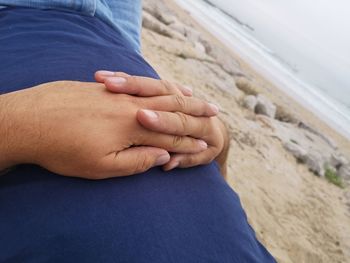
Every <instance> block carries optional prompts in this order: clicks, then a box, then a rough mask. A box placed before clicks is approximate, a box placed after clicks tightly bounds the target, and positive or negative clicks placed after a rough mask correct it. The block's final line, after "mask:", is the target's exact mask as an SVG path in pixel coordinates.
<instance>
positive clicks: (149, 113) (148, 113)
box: [142, 110, 158, 121]
mask: <svg viewBox="0 0 350 263" xmlns="http://www.w3.org/2000/svg"><path fill="white" fill-rule="evenodd" d="M142 111H143V113H144V114H145V115H146V116H147V118H149V119H150V120H152V121H157V120H158V114H157V113H156V112H154V111H151V110H142Z"/></svg>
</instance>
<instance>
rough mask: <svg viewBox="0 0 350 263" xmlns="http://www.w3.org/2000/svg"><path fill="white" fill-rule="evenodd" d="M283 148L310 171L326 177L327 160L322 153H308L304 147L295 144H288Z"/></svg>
mask: <svg viewBox="0 0 350 263" xmlns="http://www.w3.org/2000/svg"><path fill="white" fill-rule="evenodd" d="M283 146H284V148H285V149H286V150H287V151H288V152H290V153H291V154H292V155H293V156H294V157H295V158H296V159H297V160H299V161H300V162H302V163H304V164H305V165H306V166H307V167H308V168H309V170H310V171H312V172H313V173H315V174H316V175H318V176H324V174H325V169H324V167H325V160H324V157H323V156H322V155H321V154H320V153H318V152H316V151H307V150H305V149H304V148H303V147H302V146H300V145H298V144H296V143H294V142H286V143H285V144H284V145H283Z"/></svg>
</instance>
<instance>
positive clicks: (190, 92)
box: [183, 86, 193, 95]
mask: <svg viewBox="0 0 350 263" xmlns="http://www.w3.org/2000/svg"><path fill="white" fill-rule="evenodd" d="M183 89H184V90H185V91H186V92H187V93H188V94H189V95H192V94H193V89H192V88H191V87H189V86H183Z"/></svg>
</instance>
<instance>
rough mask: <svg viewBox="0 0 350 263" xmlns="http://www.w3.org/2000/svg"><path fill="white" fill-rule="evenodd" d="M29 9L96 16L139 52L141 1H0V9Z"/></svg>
mask: <svg viewBox="0 0 350 263" xmlns="http://www.w3.org/2000/svg"><path fill="white" fill-rule="evenodd" d="M1 7H2V8H6V7H31V8H38V9H55V10H65V11H70V12H77V13H79V14H81V15H85V16H96V17H98V18H99V19H101V20H102V21H104V22H105V23H107V24H109V25H110V26H112V27H113V28H114V29H118V30H119V31H120V32H121V34H122V35H123V36H124V37H125V38H126V39H127V40H128V42H129V44H130V46H131V47H132V49H134V50H135V51H137V52H140V32H141V9H142V7H141V0H74V1H72V0H30V1H28V0H0V8H1Z"/></svg>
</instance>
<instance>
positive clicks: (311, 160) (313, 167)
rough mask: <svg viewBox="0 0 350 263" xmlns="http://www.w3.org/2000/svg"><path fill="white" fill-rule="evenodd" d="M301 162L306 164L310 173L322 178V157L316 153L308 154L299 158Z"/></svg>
mask: <svg viewBox="0 0 350 263" xmlns="http://www.w3.org/2000/svg"><path fill="white" fill-rule="evenodd" d="M301 161H302V162H303V163H305V164H306V166H307V167H308V168H309V170H310V171H312V172H314V173H315V174H316V175H318V176H324V174H325V169H324V165H325V161H324V159H323V157H322V155H321V154H320V153H318V152H315V151H314V152H308V153H307V154H306V155H304V156H303V157H302V158H301Z"/></svg>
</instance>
